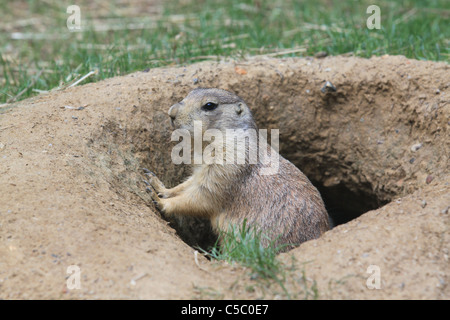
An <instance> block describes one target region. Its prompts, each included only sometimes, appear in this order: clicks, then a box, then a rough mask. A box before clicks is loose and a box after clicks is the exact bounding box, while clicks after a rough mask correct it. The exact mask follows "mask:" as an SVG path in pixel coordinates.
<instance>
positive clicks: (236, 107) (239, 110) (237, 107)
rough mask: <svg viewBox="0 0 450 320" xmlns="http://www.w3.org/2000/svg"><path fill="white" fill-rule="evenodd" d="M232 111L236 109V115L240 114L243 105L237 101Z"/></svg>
mask: <svg viewBox="0 0 450 320" xmlns="http://www.w3.org/2000/svg"><path fill="white" fill-rule="evenodd" d="M234 111H236V114H237V115H241V113H242V111H244V106H243V105H242V103H241V102H239V103H238V104H237V105H236V106H235V107H234Z"/></svg>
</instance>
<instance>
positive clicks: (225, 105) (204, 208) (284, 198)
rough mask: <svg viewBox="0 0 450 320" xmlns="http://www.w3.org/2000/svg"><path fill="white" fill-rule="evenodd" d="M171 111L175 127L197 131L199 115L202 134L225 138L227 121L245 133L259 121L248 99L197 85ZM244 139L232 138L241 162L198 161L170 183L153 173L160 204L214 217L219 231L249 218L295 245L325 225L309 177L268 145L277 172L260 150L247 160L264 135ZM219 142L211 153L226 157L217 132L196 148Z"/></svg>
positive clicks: (169, 211) (172, 211)
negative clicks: (177, 181)
mask: <svg viewBox="0 0 450 320" xmlns="http://www.w3.org/2000/svg"><path fill="white" fill-rule="evenodd" d="M168 113H169V117H170V119H171V123H172V125H173V127H174V128H176V129H184V130H187V131H188V132H189V133H190V134H191V137H192V139H193V138H194V133H195V132H194V131H195V130H194V124H195V123H197V124H199V123H201V130H202V134H204V133H205V132H206V131H207V130H216V132H221V133H223V135H224V136H225V137H226V138H225V141H227V137H228V135H226V132H227V130H229V129H235V130H236V129H243V131H240V132H241V133H242V132H244V133H247V132H250V131H252V130H253V131H255V132H256V130H257V129H258V128H257V125H256V123H255V121H254V120H253V116H252V113H251V111H250V109H249V107H248V106H247V105H246V104H245V102H244V101H243V100H242V99H241V98H239V97H238V96H237V95H235V94H233V93H231V92H228V91H225V90H221V89H215V88H198V89H194V90H193V91H191V92H190V93H189V94H188V95H187V96H186V97H185V98H184V99H183V100H182V101H181V102H179V103H176V104H174V105H172V106H171V107H170V109H169V112H168ZM233 139H234V138H233ZM216 140H217V141H216ZM245 141H247V142H248V143H245V144H244V145H243V144H242V143H241V145H239V144H238V145H235V148H237V149H239V148H241V149H243V150H245V151H244V162H243V163H242V161H241V162H240V163H239V162H236V161H234V162H233V163H231V162H230V163H227V162H226V161H225V160H224V163H218V162H214V163H209V164H206V163H201V164H194V165H193V166H192V169H193V170H192V175H191V176H190V177H189V178H188V179H187V180H186V181H185V182H183V183H181V184H179V185H177V186H176V187H174V188H171V189H167V188H166V187H165V186H164V184H163V183H162V182H161V181H160V180H159V179H158V178H157V177H156V176H155V175H154V174H149V182H148V183H149V185H150V187H149V188H147V189H148V191H149V192H150V193H151V196H152V199H153V200H154V202H155V204H156V205H157V207H158V208H159V209H160V210H161V211H162V212H163V213H165V214H166V215H186V216H202V217H206V218H209V219H210V220H211V224H212V226H213V228H214V230H215V231H216V232H219V231H220V230H224V231H226V230H228V228H229V226H230V225H234V226H236V227H239V226H240V225H242V223H243V222H244V220H246V223H247V226H250V227H252V228H255V229H256V230H258V231H261V232H262V233H263V234H264V235H266V236H267V237H268V239H271V240H275V242H274V245H276V246H278V245H286V246H291V247H292V246H296V245H299V244H300V243H302V242H304V241H307V240H310V239H314V238H318V237H319V236H320V235H321V234H322V233H324V232H325V231H327V230H328V229H329V224H328V213H327V211H326V210H325V206H324V204H323V201H322V198H321V196H320V194H319V192H318V191H317V189H316V188H315V187H314V186H313V185H312V184H311V182H310V181H309V180H308V178H307V177H306V176H305V175H304V174H303V173H302V172H301V171H300V170H299V169H298V168H297V167H295V166H294V165H293V164H292V163H291V162H289V161H288V160H286V159H284V158H283V157H282V156H280V155H279V154H278V153H277V152H276V151H275V150H273V149H271V148H270V147H267V148H266V147H264V148H266V150H268V152H269V154H270V156H273V155H275V156H277V160H278V167H277V170H276V172H275V173H273V174H266V173H264V170H267V169H270V168H268V166H269V164H267V163H265V162H264V161H262V160H261V159H260V158H258V159H257V160H256V162H255V161H253V162H252V161H250V160H251V152H252V151H255V150H254V148H255V146H256V148H258V147H259V146H262V141H261V139H260V138H259V136H258V135H248V138H247V140H244V142H245ZM227 142H228V141H227ZM241 142H242V141H241ZM194 143H195V142H194ZM214 144H216V145H215V148H214V151H213V152H212V154H215V155H216V156H218V158H221V157H223V158H224V159H225V154H226V151H227V150H226V144H225V143H224V142H223V141H220V139H215V140H214V141H213V142H208V143H205V142H202V143H201V147H200V150H199V149H197V151H200V152H205V151H206V147H207V146H208V145H210V146H211V145H214ZM251 146H253V147H251ZM262 148H263V147H262ZM210 150H211V148H210ZM269 150H270V151H269ZM222 151H223V152H222ZM237 151H239V150H237ZM195 152H196V151H195V150H194V153H195ZM221 152H222V153H221ZM268 244H269V240H267V239H264V240H263V245H264V246H267V245H268Z"/></svg>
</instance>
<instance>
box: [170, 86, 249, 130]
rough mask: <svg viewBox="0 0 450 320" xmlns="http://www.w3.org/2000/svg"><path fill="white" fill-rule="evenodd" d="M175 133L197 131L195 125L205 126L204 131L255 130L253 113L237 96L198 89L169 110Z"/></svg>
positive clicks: (209, 89) (224, 91)
mask: <svg viewBox="0 0 450 320" xmlns="http://www.w3.org/2000/svg"><path fill="white" fill-rule="evenodd" d="M169 116H170V119H171V122H172V125H173V126H174V127H175V128H176V129H187V130H189V131H190V132H191V133H193V130H194V121H201V122H202V131H203V132H204V131H206V130H208V129H217V130H221V131H224V130H226V129H244V130H245V129H250V128H251V129H256V124H255V122H254V120H253V116H252V114H251V111H250V109H249V108H248V106H247V105H246V104H245V102H244V101H243V100H242V99H241V98H239V97H238V96H237V95H235V94H234V93H231V92H228V91H226V90H222V89H215V88H208V89H206V88H197V89H194V90H192V91H191V92H190V93H189V94H188V95H187V96H186V97H185V98H184V99H183V100H182V101H180V102H178V103H176V104H174V105H173V106H171V107H170V109H169Z"/></svg>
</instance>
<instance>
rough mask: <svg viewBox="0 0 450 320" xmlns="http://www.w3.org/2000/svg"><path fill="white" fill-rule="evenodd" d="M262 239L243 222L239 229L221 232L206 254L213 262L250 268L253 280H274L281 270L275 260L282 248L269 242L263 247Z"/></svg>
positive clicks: (232, 227) (233, 228)
mask: <svg viewBox="0 0 450 320" xmlns="http://www.w3.org/2000/svg"><path fill="white" fill-rule="evenodd" d="M263 237H265V236H264V235H263V234H262V233H261V232H257V231H256V230H254V229H252V228H251V227H249V226H247V224H246V221H244V223H243V224H242V226H239V228H238V227H236V226H230V228H229V230H228V231H222V232H221V233H220V235H219V240H218V241H217V243H216V245H215V246H214V247H213V248H212V249H211V250H210V251H209V252H206V254H207V255H208V256H210V257H211V258H213V259H215V260H219V261H220V260H222V261H226V262H228V263H234V262H238V263H239V264H241V265H243V266H245V267H248V268H250V269H251V270H252V272H253V275H252V277H253V278H262V279H276V278H277V276H278V275H279V274H280V270H281V268H282V264H281V263H280V262H279V261H278V260H277V253H278V252H279V251H281V249H282V247H277V246H275V245H274V241H270V240H269V245H268V246H267V247H263V246H262V245H261V242H262V240H263Z"/></svg>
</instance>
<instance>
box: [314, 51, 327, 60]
mask: <svg viewBox="0 0 450 320" xmlns="http://www.w3.org/2000/svg"><path fill="white" fill-rule="evenodd" d="M327 55H328V52H326V51H319V52H317V53H316V54H315V55H314V57H315V58H317V59H321V58H325V57H326V56H327Z"/></svg>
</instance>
